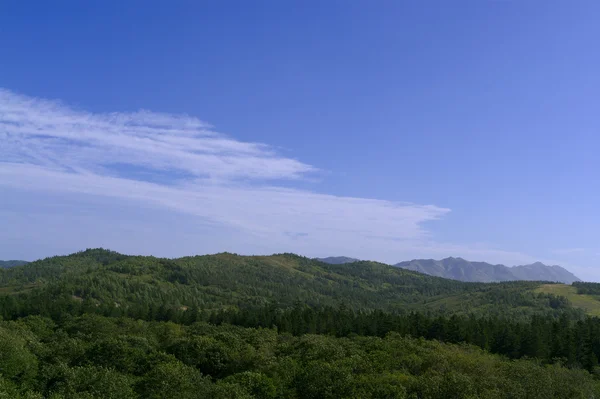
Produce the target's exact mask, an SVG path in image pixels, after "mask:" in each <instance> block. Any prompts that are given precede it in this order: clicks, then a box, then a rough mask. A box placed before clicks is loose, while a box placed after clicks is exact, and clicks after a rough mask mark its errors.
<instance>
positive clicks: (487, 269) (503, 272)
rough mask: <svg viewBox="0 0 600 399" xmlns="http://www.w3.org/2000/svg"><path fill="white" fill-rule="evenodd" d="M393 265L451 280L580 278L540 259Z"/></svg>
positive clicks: (336, 259) (340, 259)
mask: <svg viewBox="0 0 600 399" xmlns="http://www.w3.org/2000/svg"><path fill="white" fill-rule="evenodd" d="M317 260H319V261H321V262H325V263H330V264H333V265H340V264H343V263H353V262H358V261H359V260H358V259H355V258H349V257H347V256H330V257H328V258H317ZM394 266H396V267H401V268H403V269H407V270H412V271H415V272H420V273H423V274H428V275H430V276H436V277H443V278H449V279H452V280H460V281H470V282H481V283H491V282H497V281H515V280H525V281H558V282H561V283H565V284H571V283H573V282H574V281H581V280H580V279H579V278H577V277H576V276H575V275H573V274H572V273H571V272H569V271H568V270H566V269H564V268H562V267H560V266H547V265H544V264H543V263H541V262H536V263H533V264H531V265H524V266H513V267H508V266H504V265H492V264H490V263H486V262H470V261H468V260H465V259H463V258H446V259H442V260H434V259H414V260H410V261H406V262H400V263H397V264H395V265H394Z"/></svg>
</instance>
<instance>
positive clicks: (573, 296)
mask: <svg viewBox="0 0 600 399" xmlns="http://www.w3.org/2000/svg"><path fill="white" fill-rule="evenodd" d="M536 292H544V293H547V294H554V295H560V296H564V297H566V298H567V299H568V300H569V301H570V302H571V304H572V305H573V306H574V307H577V308H581V309H583V310H584V311H585V312H586V313H587V314H589V315H591V316H600V301H599V300H598V299H596V298H595V297H594V296H592V295H581V294H578V293H577V288H575V287H573V286H572V285H566V284H544V285H541V286H540V287H539V288H538V289H536Z"/></svg>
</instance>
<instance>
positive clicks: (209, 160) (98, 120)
mask: <svg viewBox="0 0 600 399" xmlns="http://www.w3.org/2000/svg"><path fill="white" fill-rule="evenodd" d="M0 140H1V141H2V147H1V148H0V159H2V160H3V161H5V162H6V161H9V162H10V161H13V162H19V163H28V164H32V165H38V166H42V167H45V168H54V169H57V170H61V171H65V172H77V173H80V174H83V173H95V174H100V175H105V174H108V173H115V170H114V169H115V168H113V167H112V166H113V165H132V166H138V167H144V168H149V169H152V170H170V171H175V172H179V173H184V174H185V175H186V176H188V177H194V178H198V179H206V178H210V179H219V180H233V179H248V178H249V179H266V180H271V179H297V178H300V177H302V176H303V175H305V174H306V173H309V172H314V171H315V168H313V167H312V166H310V165H307V164H304V163H302V162H299V161H296V160H294V159H290V158H285V157H281V156H278V155H277V154H276V153H275V152H274V151H273V149H271V148H270V147H269V146H267V145H264V144H257V143H246V142H241V141H237V140H234V139H231V138H229V137H226V136H223V135H221V134H218V133H215V132H213V131H212V130H210V125H207V124H205V123H203V122H201V121H200V120H198V119H196V118H193V117H189V116H185V115H183V116H181V115H169V114H160V113H154V112H149V111H140V112H136V113H129V114H125V113H110V114H93V113H89V112H84V111H75V110H73V109H71V108H69V107H67V106H65V105H62V104H61V103H59V102H56V101H48V100H41V99H36V98H31V97H26V96H22V95H17V94H15V93H12V92H10V91H7V90H2V89H0Z"/></svg>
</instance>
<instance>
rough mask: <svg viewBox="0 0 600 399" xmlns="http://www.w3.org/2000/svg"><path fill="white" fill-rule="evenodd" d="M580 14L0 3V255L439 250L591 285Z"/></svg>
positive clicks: (587, 121)
mask: <svg viewBox="0 0 600 399" xmlns="http://www.w3.org/2000/svg"><path fill="white" fill-rule="evenodd" d="M599 15H600V4H598V3H597V2H595V1H583V0H582V1H577V2H567V1H527V2H523V1H510V0H506V1H500V0H495V1H494V0H490V1H453V2H447V1H437V2H434V1H425V2H409V1H406V2H403V1H380V2H367V1H327V2H323V1H297V2H294V1H286V2H282V1H257V2H242V1H222V2H191V1H190V2H187V1H181V2H153V1H150V2H149V1H143V2H142V1H137V2H136V1H128V2H116V1H112V2H111V1H106V2H100V1H98V2H75V1H71V2H69V1H61V2H58V3H53V4H49V3H48V2H27V1H23V2H2V4H0V51H1V53H0V54H1V55H0V88H2V89H1V91H0V224H1V225H2V226H3V228H2V229H1V230H0V258H3V259H8V258H23V259H28V260H32V259H36V258H39V257H43V256H48V255H55V254H63V253H69V252H73V251H76V250H80V249H83V248H86V247H98V246H103V247H108V248H111V249H114V250H118V251H122V252H126V253H140V254H154V255H159V256H181V255H190V254H202V253H214V252H220V251H231V252H236V253H243V254H257V253H261V254H262V253H274V252H284V251H290V252H297V253H300V254H304V255H307V256H327V255H346V256H354V257H358V258H366V259H374V260H379V261H384V262H394V263H395V262H398V261H401V260H406V259H411V258H417V257H427V258H442V257H446V256H462V257H464V258H467V259H471V260H484V261H488V262H493V263H505V264H508V265H514V264H524V263H531V262H533V261H535V260H542V261H544V262H548V263H557V264H561V265H564V266H566V267H568V268H569V269H571V270H572V271H574V272H575V273H576V274H577V275H579V276H580V277H582V278H586V279H591V280H600V268H598V267H597V264H598V261H600V244H598V239H597V229H598V226H600V212H598V210H597V207H598V205H597V204H598V203H600V198H599V197H600V186H599V184H598V170H600V159H599V157H598V156H597V154H598V150H599V148H600V138H599V137H598V130H599V127H600V112H598V111H599V109H598V107H599V104H600V102H599V97H598V93H600V74H598V72H597V71H598V70H600V53H599V52H598V51H596V48H597V47H598V45H597V40H598V38H599V37H600V24H598V23H597V21H598V16H599Z"/></svg>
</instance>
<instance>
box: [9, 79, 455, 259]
mask: <svg viewBox="0 0 600 399" xmlns="http://www.w3.org/2000/svg"><path fill="white" fill-rule="evenodd" d="M0 141H1V142H2V146H1V148H0V186H3V187H5V188H9V189H12V190H20V191H23V190H27V191H29V192H32V193H37V194H35V195H40V193H41V195H42V197H41V198H43V195H44V193H64V194H65V195H79V194H83V195H85V196H88V197H90V198H91V197H105V198H111V199H112V200H114V201H128V202H131V201H133V202H135V203H138V204H143V205H151V206H155V207H161V208H166V209H170V210H173V211H177V212H180V213H184V214H189V215H193V216H195V217H199V218H201V219H202V220H204V221H205V222H207V223H213V224H217V225H223V226H227V227H229V228H232V229H235V230H236V231H238V232H242V233H244V234H250V235H254V236H257V237H260V238H261V239H266V240H270V242H272V243H273V244H274V246H275V245H277V244H279V245H280V247H281V248H287V245H290V244H293V245H295V246H296V247H295V248H298V247H299V245H300V244H299V243H301V242H304V243H305V244H310V245H313V246H317V247H319V248H327V246H328V245H330V246H331V247H344V246H345V247H348V248H350V247H357V246H364V245H373V243H374V242H375V241H379V242H380V243H381V244H383V243H386V241H385V239H394V240H401V241H404V242H405V243H408V242H420V241H423V240H427V239H428V237H429V233H428V231H427V230H426V229H425V228H424V227H423V223H424V222H427V221H432V220H437V219H439V218H441V217H443V215H445V214H446V213H448V212H449V209H446V208H443V207H438V206H434V205H419V204H409V203H399V202H391V201H384V200H375V199H365V198H351V197H340V196H333V195H327V194H320V193H315V192H311V191H306V190H295V189H289V188H283V187H281V185H280V184H279V183H278V182H280V181H285V180H287V181H294V180H298V179H305V178H307V177H309V176H310V175H311V174H313V173H315V172H317V171H318V169H317V168H315V167H313V166H311V165H308V164H305V163H302V162H300V161H297V160H295V159H291V158H287V157H283V156H281V155H279V154H277V152H276V151H275V150H274V149H273V148H272V147H270V146H268V145H265V144H261V143H247V142H241V141H238V140H235V139H233V138H230V137H227V136H224V135H222V134H219V133H217V132H215V131H213V130H212V127H211V126H210V125H208V124H206V123H203V122H202V121H200V120H198V119H196V118H193V117H189V116H179V115H169V114H161V113H153V112H149V111H140V112H136V113H128V114H123V113H110V114H94V113H90V112H85V111H80V110H74V109H72V108H69V107H67V106H65V105H63V104H61V103H59V102H56V101H48V100H42V99H37V98H31V97H27V96H23V95H19V94H15V93H13V92H10V91H7V90H0ZM140 171H142V172H143V173H139V172H140ZM158 176H160V177H161V178H158ZM32 195H34V194H32ZM101 213H102V212H101V210H100V211H99V215H98V217H102V215H101ZM377 236H378V237H383V238H384V239H383V240H377V239H374V238H373V237H377ZM164 245H168V243H165V244H164ZM376 247H378V246H377V245H376Z"/></svg>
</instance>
